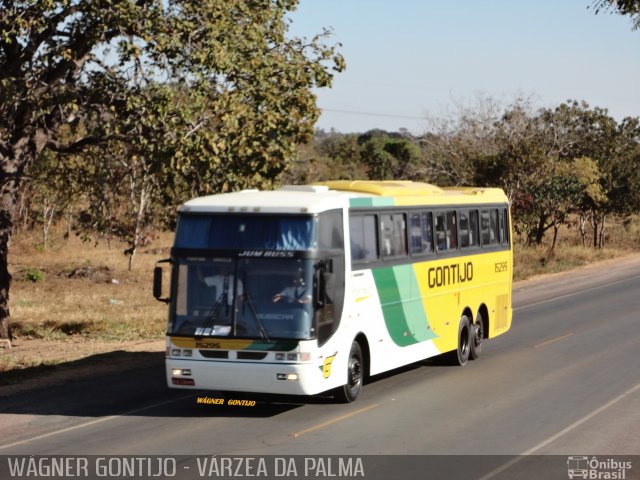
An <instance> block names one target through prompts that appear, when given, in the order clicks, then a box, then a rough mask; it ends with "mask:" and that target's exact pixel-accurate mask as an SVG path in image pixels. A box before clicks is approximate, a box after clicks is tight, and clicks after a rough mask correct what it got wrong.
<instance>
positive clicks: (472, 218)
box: [469, 210, 480, 247]
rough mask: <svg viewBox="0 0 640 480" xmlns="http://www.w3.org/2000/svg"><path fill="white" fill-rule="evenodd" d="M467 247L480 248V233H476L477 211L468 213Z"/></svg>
mask: <svg viewBox="0 0 640 480" xmlns="http://www.w3.org/2000/svg"><path fill="white" fill-rule="evenodd" d="M469 246H470V247H478V246H480V233H479V231H478V211H477V210H471V211H469Z"/></svg>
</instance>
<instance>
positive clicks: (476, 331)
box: [469, 313, 484, 360]
mask: <svg viewBox="0 0 640 480" xmlns="http://www.w3.org/2000/svg"><path fill="white" fill-rule="evenodd" d="M483 340H484V325H483V324H482V315H480V313H478V315H477V316H476V323H474V324H473V325H472V326H471V350H470V351H469V358H470V359H471V360H475V359H477V358H478V357H479V356H480V354H481V353H482V341H483Z"/></svg>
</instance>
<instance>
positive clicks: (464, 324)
mask: <svg viewBox="0 0 640 480" xmlns="http://www.w3.org/2000/svg"><path fill="white" fill-rule="evenodd" d="M470 351H471V326H470V324H469V318H467V316H466V315H462V317H460V324H459V325H458V348H457V349H455V350H454V351H452V352H449V353H448V354H447V360H449V363H451V364H452V365H460V366H464V365H466V364H467V362H468V361H469V353H470Z"/></svg>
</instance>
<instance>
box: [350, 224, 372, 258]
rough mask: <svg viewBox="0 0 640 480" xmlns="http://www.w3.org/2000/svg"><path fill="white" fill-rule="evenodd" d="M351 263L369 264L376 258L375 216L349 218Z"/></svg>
mask: <svg viewBox="0 0 640 480" xmlns="http://www.w3.org/2000/svg"><path fill="white" fill-rule="evenodd" d="M349 234H350V237H351V241H350V245H351V261H353V262H371V261H374V260H376V259H377V258H378V236H377V229H376V216H375V215H353V216H351V217H349Z"/></svg>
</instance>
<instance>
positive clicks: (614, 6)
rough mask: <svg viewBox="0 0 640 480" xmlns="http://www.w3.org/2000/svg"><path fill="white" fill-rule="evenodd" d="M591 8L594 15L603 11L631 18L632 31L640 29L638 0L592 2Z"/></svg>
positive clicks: (639, 3)
mask: <svg viewBox="0 0 640 480" xmlns="http://www.w3.org/2000/svg"><path fill="white" fill-rule="evenodd" d="M592 8H593V9H594V10H595V12H596V15H597V14H598V13H600V12H601V11H602V12H605V11H611V10H613V11H615V12H617V13H618V14H620V15H627V16H629V17H631V22H632V25H633V29H634V30H637V29H639V28H640V0H594V1H593V4H592Z"/></svg>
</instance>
